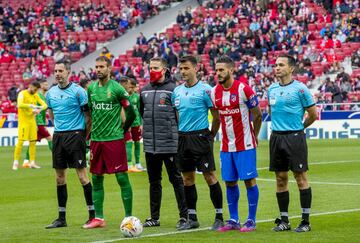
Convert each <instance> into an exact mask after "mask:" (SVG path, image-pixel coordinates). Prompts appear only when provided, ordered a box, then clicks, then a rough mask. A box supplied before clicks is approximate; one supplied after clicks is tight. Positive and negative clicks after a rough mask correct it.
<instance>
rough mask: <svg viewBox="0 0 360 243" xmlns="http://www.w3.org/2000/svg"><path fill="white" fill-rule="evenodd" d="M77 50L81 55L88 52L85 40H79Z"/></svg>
mask: <svg viewBox="0 0 360 243" xmlns="http://www.w3.org/2000/svg"><path fill="white" fill-rule="evenodd" d="M79 51H80V52H81V54H82V56H86V55H87V54H89V50H88V44H87V42H86V41H84V40H82V41H80V44H79Z"/></svg>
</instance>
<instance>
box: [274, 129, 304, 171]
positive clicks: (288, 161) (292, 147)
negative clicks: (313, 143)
mask: <svg viewBox="0 0 360 243" xmlns="http://www.w3.org/2000/svg"><path fill="white" fill-rule="evenodd" d="M307 157H308V151H307V145H306V135H305V133H304V132H303V131H295V132H292V131H291V132H272V133H271V136H270V171H289V170H291V171H294V172H302V171H307V170H308V159H307Z"/></svg>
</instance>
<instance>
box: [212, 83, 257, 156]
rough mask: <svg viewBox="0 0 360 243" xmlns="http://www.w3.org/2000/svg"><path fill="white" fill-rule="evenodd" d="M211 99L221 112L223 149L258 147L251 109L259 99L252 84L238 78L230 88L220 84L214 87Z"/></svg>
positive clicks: (240, 149) (237, 149)
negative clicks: (249, 84)
mask: <svg viewBox="0 0 360 243" xmlns="http://www.w3.org/2000/svg"><path fill="white" fill-rule="evenodd" d="M211 99H212V101H213V103H214V108H215V109H217V110H219V113H220V120H221V130H222V139H221V151H223V152H239V151H243V150H248V149H253V148H256V140H255V135H254V129H253V127H252V124H251V120H250V109H251V108H253V107H256V106H257V105H258V100H257V96H256V95H255V93H254V91H253V90H252V89H251V88H250V86H248V85H247V84H244V83H242V82H240V81H237V80H234V83H233V85H232V86H231V87H230V88H229V89H225V88H224V87H223V86H222V85H221V84H218V85H216V86H215V87H214V88H213V89H212V92H211Z"/></svg>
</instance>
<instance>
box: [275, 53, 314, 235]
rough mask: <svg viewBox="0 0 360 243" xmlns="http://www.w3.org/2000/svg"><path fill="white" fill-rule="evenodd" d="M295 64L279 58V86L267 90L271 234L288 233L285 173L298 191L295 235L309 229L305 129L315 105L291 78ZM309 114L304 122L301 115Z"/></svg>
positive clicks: (301, 87)
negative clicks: (274, 214) (276, 214)
mask: <svg viewBox="0 0 360 243" xmlns="http://www.w3.org/2000/svg"><path fill="white" fill-rule="evenodd" d="M295 65H296V61H295V59H294V58H293V57H291V56H289V55H286V54H284V55H280V56H279V57H278V58H277V60H276V64H275V75H276V77H277V79H278V80H279V83H274V84H272V85H271V86H270V87H269V91H268V100H269V105H270V114H271V130H272V134H271V137H270V171H275V175H276V197H277V202H278V205H279V210H280V216H281V217H280V218H277V219H276V220H275V224H276V226H275V227H274V228H273V231H276V232H279V231H286V230H290V229H291V228H290V223H289V218H288V207H289V189H288V181H289V177H288V171H289V169H290V170H291V171H292V172H293V174H294V177H295V179H296V182H297V185H298V188H299V190H300V204H301V209H302V220H301V223H300V224H299V226H298V227H297V228H296V229H295V231H296V232H307V231H310V230H311V227H310V221H309V214H310V208H311V197H312V195H311V187H310V186H309V183H308V179H307V170H308V158H307V157H308V152H307V145H306V136H305V133H304V129H305V128H307V127H308V126H310V125H311V124H312V123H313V122H314V121H315V120H316V119H317V113H316V107H315V102H314V100H313V98H312V96H311V94H310V91H309V89H308V88H307V87H306V86H305V85H304V84H303V83H301V82H298V81H296V80H293V79H292V73H293V72H294V69H295ZM305 110H306V111H307V112H308V116H307V118H306V119H305V120H304V122H303V117H304V112H305Z"/></svg>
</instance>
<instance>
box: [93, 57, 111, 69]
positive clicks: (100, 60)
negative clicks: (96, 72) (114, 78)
mask: <svg viewBox="0 0 360 243" xmlns="http://www.w3.org/2000/svg"><path fill="white" fill-rule="evenodd" d="M95 61H96V62H106V66H108V67H110V66H111V60H110V59H109V58H107V57H106V56H100V57H98V58H96V60H95Z"/></svg>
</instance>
